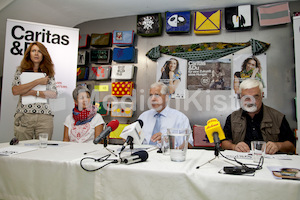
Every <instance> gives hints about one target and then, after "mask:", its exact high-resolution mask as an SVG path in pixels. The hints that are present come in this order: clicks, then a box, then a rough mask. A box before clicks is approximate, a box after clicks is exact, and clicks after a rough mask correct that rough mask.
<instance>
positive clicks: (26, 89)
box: [12, 42, 57, 140]
mask: <svg viewBox="0 0 300 200" xmlns="http://www.w3.org/2000/svg"><path fill="white" fill-rule="evenodd" d="M23 72H35V73H39V72H40V73H44V74H45V77H43V78H39V79H36V80H33V81H31V82H29V83H26V84H21V79H20V76H21V74H22V73H23ZM54 74H55V72H54V65H53V62H52V60H51V57H50V55H49V53H48V51H47V48H46V47H45V46H44V45H43V44H41V43H40V42H33V43H31V44H30V45H29V47H28V48H27V49H26V51H25V54H24V57H23V59H22V61H21V65H20V66H19V67H18V68H17V71H16V73H15V76H14V80H13V82H12V93H13V95H19V96H20V97H19V102H18V105H17V109H16V113H15V122H14V135H15V137H16V138H18V139H19V140H30V139H38V137H39V134H40V133H48V137H49V139H51V138H52V134H53V113H52V111H51V109H50V106H49V104H48V102H47V103H32V104H22V97H23V96H34V97H41V98H45V99H55V98H56V96H57V89H56V84H55V78H54ZM37 85H46V91H37V90H33V88H34V87H35V86H37Z"/></svg>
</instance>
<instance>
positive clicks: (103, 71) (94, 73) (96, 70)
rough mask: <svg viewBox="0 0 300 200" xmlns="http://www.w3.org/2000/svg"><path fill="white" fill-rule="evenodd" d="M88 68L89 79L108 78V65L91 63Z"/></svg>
mask: <svg viewBox="0 0 300 200" xmlns="http://www.w3.org/2000/svg"><path fill="white" fill-rule="evenodd" d="M89 70H90V71H89V80H107V79H109V78H110V72H111V67H110V66H101V65H98V66H96V65H93V66H92V67H89Z"/></svg>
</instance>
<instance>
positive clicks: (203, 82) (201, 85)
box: [187, 58, 231, 90]
mask: <svg viewBox="0 0 300 200" xmlns="http://www.w3.org/2000/svg"><path fill="white" fill-rule="evenodd" d="M230 82H231V59H225V58H223V59H217V60H206V61H189V62H188V72H187V89H188V90H198V89H200V90H230V89H231V88H230V85H231V84H230Z"/></svg>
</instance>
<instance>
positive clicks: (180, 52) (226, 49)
mask: <svg viewBox="0 0 300 200" xmlns="http://www.w3.org/2000/svg"><path fill="white" fill-rule="evenodd" d="M250 45H251V47H252V54H253V55H259V54H262V53H264V52H265V51H267V50H268V48H269V47H270V44H269V43H265V42H261V41H258V40H254V39H251V40H250V41H249V42H245V43H223V42H212V43H198V44H189V45H177V46H157V47H154V48H152V49H150V50H149V51H148V52H147V54H146V56H147V57H148V58H150V59H151V60H153V61H156V60H157V59H158V58H160V57H161V54H166V55H172V56H176V57H179V58H183V59H186V60H190V61H200V60H215V59H218V58H221V57H224V56H227V55H229V54H232V53H235V52H237V51H239V50H241V49H244V48H246V47H248V46H250Z"/></svg>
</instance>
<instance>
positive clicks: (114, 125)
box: [94, 120, 119, 144]
mask: <svg viewBox="0 0 300 200" xmlns="http://www.w3.org/2000/svg"><path fill="white" fill-rule="evenodd" d="M118 126H119V121H118V120H112V121H111V122H109V123H108V124H107V128H106V129H104V130H103V131H102V132H101V133H100V134H99V135H98V136H97V137H96V139H94V144H98V143H99V142H100V141H101V140H102V139H104V138H105V137H106V136H108V135H109V134H110V132H112V131H114V130H116V129H117V128H118Z"/></svg>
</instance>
